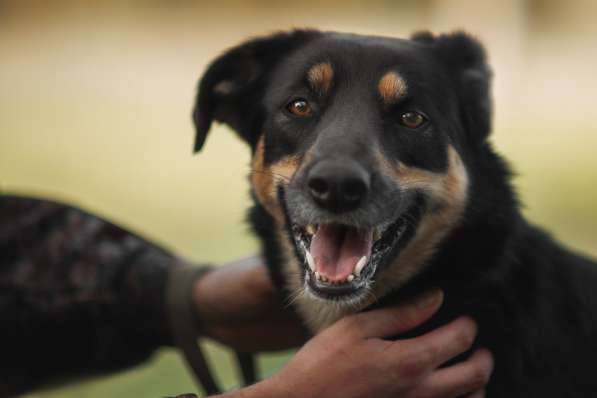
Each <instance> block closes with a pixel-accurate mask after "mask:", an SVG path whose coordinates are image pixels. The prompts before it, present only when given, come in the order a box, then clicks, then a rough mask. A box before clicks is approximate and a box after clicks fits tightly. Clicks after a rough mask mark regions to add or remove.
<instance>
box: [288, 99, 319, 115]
mask: <svg viewBox="0 0 597 398" xmlns="http://www.w3.org/2000/svg"><path fill="white" fill-rule="evenodd" d="M286 109H287V110H288V112H290V113H292V114H293V115H295V116H298V117H309V116H311V115H312V114H313V109H312V108H311V105H309V102H307V100H306V99H303V98H297V99H294V100H292V101H290V103H289V104H288V105H286Z"/></svg>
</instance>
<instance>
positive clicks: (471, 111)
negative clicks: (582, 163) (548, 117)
mask: <svg viewBox="0 0 597 398" xmlns="http://www.w3.org/2000/svg"><path fill="white" fill-rule="evenodd" d="M488 81H489V72H488V68H487V67H486V64H485V59H484V54H483V51H482V48H481V47H480V45H479V44H478V43H477V42H475V41H474V40H472V39H471V38H469V37H468V36H466V35H465V34H462V33H456V34H452V35H447V36H439V37H433V36H432V35H430V34H427V33H423V34H417V35H415V36H414V37H413V38H412V39H411V40H401V39H392V38H382V37H370V36H358V35H349V34H339V33H321V32H316V31H295V32H291V33H283V34H278V35H274V36H271V37H268V38H263V39H257V40H253V41H250V42H248V43H245V44H243V45H241V46H239V47H236V48H234V49H232V50H230V51H229V52H227V53H226V54H224V55H223V56H222V57H220V58H219V59H217V60H216V61H215V62H214V63H213V64H212V65H211V66H210V68H209V69H208V71H207V72H206V74H205V76H204V77H203V79H202V81H201V85H200V91H199V95H198V99H197V105H196V108H195V113H194V117H195V121H196V125H197V145H196V149H200V148H201V146H202V145H203V142H204V140H205V136H206V134H207V131H208V129H209V126H210V124H211V121H212V119H216V120H218V121H221V122H224V123H227V124H228V125H230V126H231V127H232V128H233V129H235V130H236V131H237V132H238V133H239V135H240V136H241V137H242V138H243V139H245V140H246V141H247V142H248V143H249V144H250V146H251V148H252V152H253V161H252V174H251V183H252V189H253V193H254V196H255V198H256V199H257V201H258V202H259V204H260V205H261V206H263V207H264V208H265V209H266V211H267V212H268V213H269V215H270V216H271V217H272V218H273V220H274V225H275V227H274V228H275V229H276V232H275V233H276V236H277V238H276V241H277V244H278V245H279V246H280V248H281V252H282V253H283V257H284V259H283V261H282V263H283V264H282V267H283V268H284V270H283V273H284V275H285V279H286V283H287V285H288V286H287V287H288V288H289V289H290V290H291V291H292V292H293V294H294V297H293V300H294V301H295V303H296V304H297V306H298V309H299V311H300V312H301V313H302V315H303V317H304V318H305V319H306V320H307V322H308V324H309V325H310V326H311V328H312V329H314V330H317V329H320V328H322V327H325V326H326V325H328V324H329V323H331V322H333V321H335V320H336V319H337V318H338V317H340V316H342V315H344V314H346V313H348V312H351V311H356V310H360V309H362V308H364V307H365V306H367V305H369V304H371V303H372V302H373V301H374V300H375V299H376V298H379V297H381V296H383V295H386V294H387V293H388V292H390V291H392V290H394V289H398V288H399V287H400V286H402V285H404V284H405V283H406V282H407V281H409V280H410V279H411V278H413V276H415V275H417V274H418V273H419V272H421V271H422V270H423V269H424V267H425V266H426V265H427V264H428V263H429V262H430V261H431V259H432V257H433V255H434V252H435V251H436V250H437V249H438V247H439V246H440V245H441V242H442V240H443V239H445V238H446V236H447V235H448V234H449V233H450V231H451V230H452V229H453V228H454V227H455V226H457V225H458V223H459V222H460V219H461V217H462V214H463V212H464V209H465V207H466V205H467V196H468V192H469V189H470V178H469V173H468V172H467V166H466V164H465V160H464V159H467V158H468V157H471V153H473V152H474V148H475V147H477V146H479V145H482V144H483V143H484V140H485V138H486V136H487V134H488V132H489V113H490V112H489V97H488Z"/></svg>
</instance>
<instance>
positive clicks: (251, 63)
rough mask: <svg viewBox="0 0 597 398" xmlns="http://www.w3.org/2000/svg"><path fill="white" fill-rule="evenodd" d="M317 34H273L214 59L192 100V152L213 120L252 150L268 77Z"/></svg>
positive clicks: (259, 121)
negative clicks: (193, 140) (285, 59)
mask: <svg viewBox="0 0 597 398" xmlns="http://www.w3.org/2000/svg"><path fill="white" fill-rule="evenodd" d="M318 33H319V32H317V31H314V30H295V31H291V32H283V33H276V34H274V35H271V36H267V37H262V38H257V39H253V40H250V41H247V42H245V43H242V44H241V45H239V46H237V47H234V48H232V49H230V50H228V51H227V52H225V53H224V54H223V55H221V56H220V57H219V58H217V59H215V60H214V61H213V62H212V63H211V64H210V65H209V67H208V68H207V71H206V72H205V73H204V75H203V77H202V78H201V80H200V82H199V92H198V93H197V97H196V100H195V107H194V110H193V121H194V124H195V132H196V136H195V148H194V150H195V152H198V151H199V150H201V148H202V147H203V144H204V143H205V139H206V137H207V133H208V132H209V129H210V127H211V124H212V122H213V121H214V120H216V121H218V122H221V123H225V124H227V125H228V126H230V127H231V128H232V129H233V130H235V131H236V132H237V133H238V134H239V135H240V137H241V138H242V139H244V140H245V141H247V142H248V143H249V144H250V145H251V146H254V145H255V144H256V140H257V138H258V135H259V133H260V132H259V129H260V127H261V126H260V124H261V123H262V117H263V115H262V110H261V100H262V98H263V94H264V89H265V85H266V84H267V77H268V76H269V73H270V72H271V71H272V69H273V68H274V66H275V65H276V63H277V62H278V61H279V60H280V59H281V58H282V57H283V56H284V55H286V54H288V53H290V52H291V51H292V50H294V49H296V48H298V47H299V46H300V45H301V44H304V43H306V42H307V41H308V40H310V39H311V38H313V37H315V36H316V35H317V34H318Z"/></svg>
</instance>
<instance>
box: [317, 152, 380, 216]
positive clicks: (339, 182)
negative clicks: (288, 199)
mask: <svg viewBox="0 0 597 398" xmlns="http://www.w3.org/2000/svg"><path fill="white" fill-rule="evenodd" d="M369 185H370V177H369V174H368V173H367V172H366V171H365V169H364V168H363V167H362V166H361V165H359V164H358V163H356V162H354V161H350V160H322V161H319V162H318V163H317V164H315V165H314V166H313V168H311V170H310V172H309V175H308V179H307V186H308V188H309V194H310V195H311V197H312V198H313V200H314V201H315V203H317V204H318V205H319V206H320V207H322V208H324V209H326V210H329V211H331V212H334V213H342V212H346V211H350V210H354V209H356V208H357V207H358V206H359V205H360V204H361V203H362V202H363V200H364V199H365V197H366V196H367V193H368V192H369Z"/></svg>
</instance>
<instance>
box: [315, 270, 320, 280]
mask: <svg viewBox="0 0 597 398" xmlns="http://www.w3.org/2000/svg"><path fill="white" fill-rule="evenodd" d="M315 279H317V280H321V275H320V274H319V272H317V271H315Z"/></svg>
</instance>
